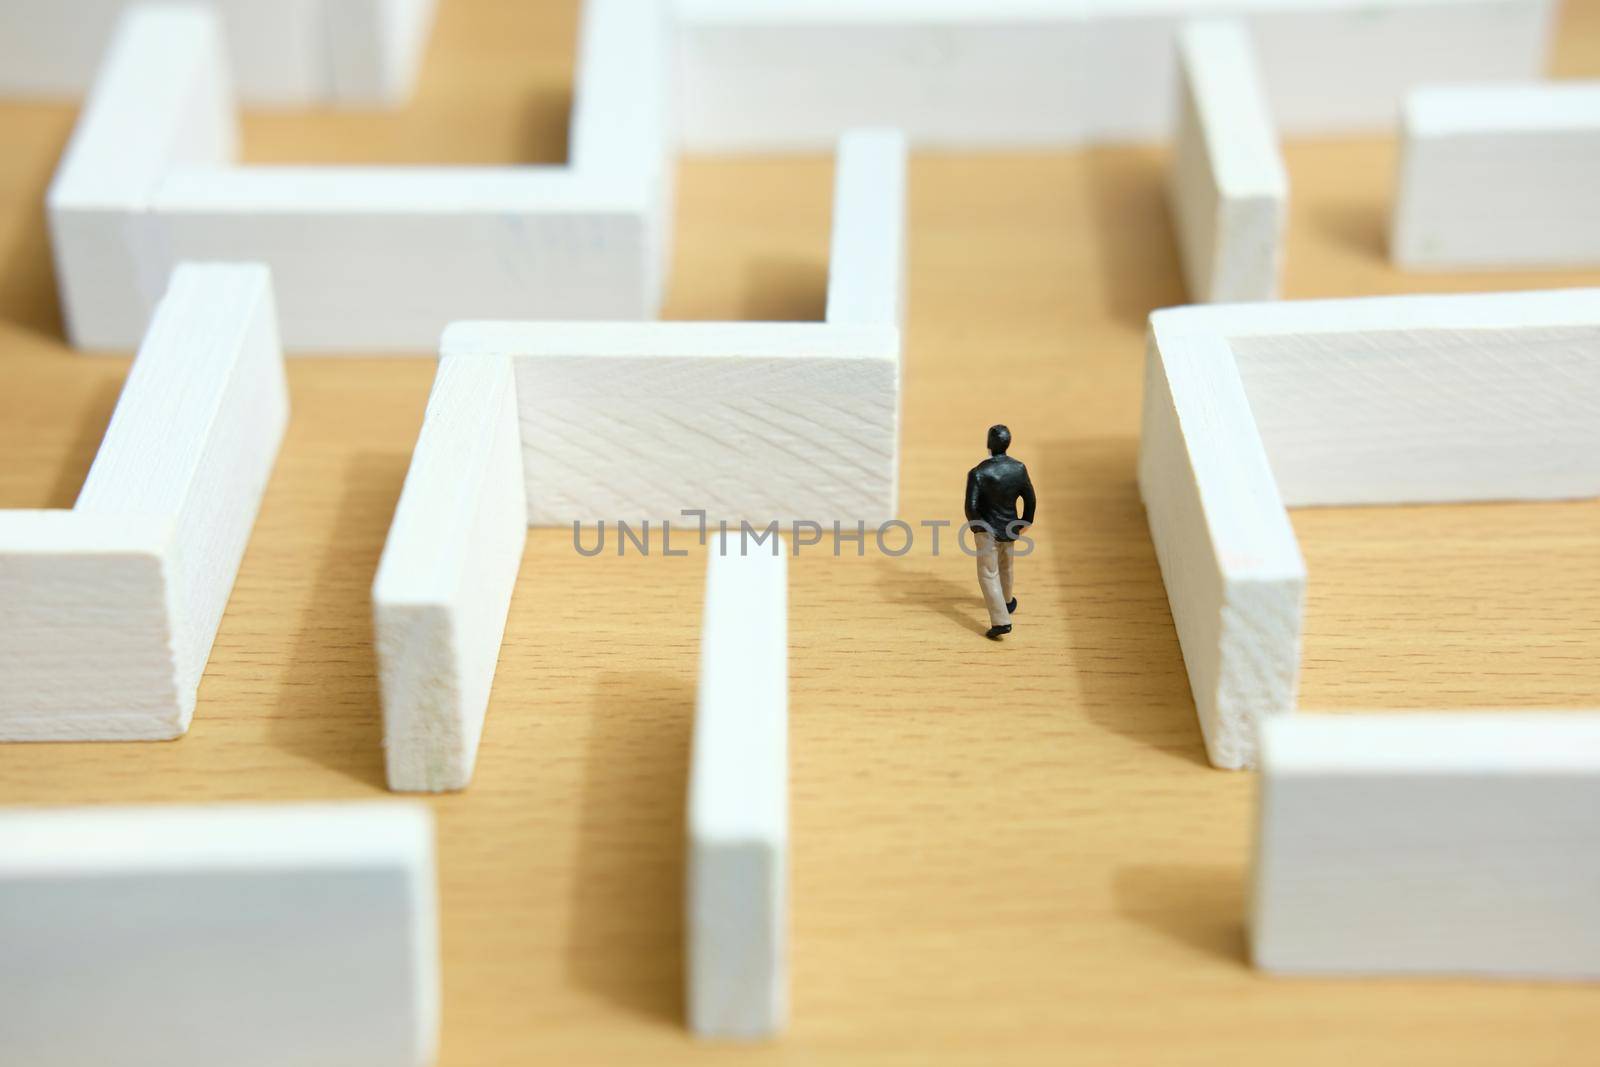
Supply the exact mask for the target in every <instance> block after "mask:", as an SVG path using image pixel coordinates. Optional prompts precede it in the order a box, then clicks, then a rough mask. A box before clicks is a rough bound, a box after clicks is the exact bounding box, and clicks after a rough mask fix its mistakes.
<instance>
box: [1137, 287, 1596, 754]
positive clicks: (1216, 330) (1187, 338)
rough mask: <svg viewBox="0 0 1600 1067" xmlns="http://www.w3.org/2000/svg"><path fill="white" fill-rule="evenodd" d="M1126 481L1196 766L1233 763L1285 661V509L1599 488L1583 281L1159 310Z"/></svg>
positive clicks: (1287, 697) (1291, 554) (1288, 607)
mask: <svg viewBox="0 0 1600 1067" xmlns="http://www.w3.org/2000/svg"><path fill="white" fill-rule="evenodd" d="M1139 482H1140V489H1141V493H1142V495H1143V497H1144V501H1145V509H1146V512H1147V515H1148V518H1149V522H1150V533H1151V538H1152V540H1153V541H1154V543H1155V547H1156V555H1157V557H1158V559H1159V560H1160V563H1161V572H1162V577H1163V579H1164V581H1165V582H1166V587H1167V598H1168V600H1169V601H1170V602H1171V605H1172V617H1173V622H1174V624H1175V626H1176V627H1177V631H1178V638H1179V641H1180V642H1181V644H1182V646H1183V653H1184V663H1185V665H1186V666H1187V668H1188V671H1189V681H1190V686H1191V688H1192V690H1193V692H1194V698H1195V708H1196V710H1197V712H1198V713H1199V717H1200V723H1201V726H1202V729H1203V731H1204V733H1205V737H1206V746H1207V750H1208V752H1209V754H1210V757H1211V761H1212V762H1213V763H1214V764H1216V765H1217V766H1219V767H1230V768H1236V767H1245V766H1250V765H1252V763H1253V762H1254V757H1255V728H1254V724H1255V723H1257V722H1258V721H1260V720H1261V719H1263V718H1264V717H1266V716H1269V715H1274V714H1281V713H1284V712H1288V711H1291V710H1292V709H1293V707H1294V697H1295V678H1296V675H1297V674H1298V671H1299V662H1300V650H1299V635H1300V630H1301V619H1302V601H1303V595H1304V585H1305V568H1304V564H1303V562H1302V561H1301V558H1300V554H1299V550H1298V548H1297V546H1296V544H1295V541H1294V536H1293V531H1292V529H1291V528H1290V526H1289V522H1288V518H1287V516H1286V514H1285V513H1284V507H1285V506H1288V507H1296V506H1313V505H1370V504H1416V503H1444V502H1466V501H1494V500H1554V499H1570V498H1581V497H1592V496H1597V495H1600V290H1595V289H1574V290H1564V291H1556V292H1542V293H1539V292H1535V293H1495V294H1486V295H1452V296H1407V297H1378V298H1364V299H1357V300H1320V301H1283V302H1272V303H1263V304H1241V305H1220V306H1214V307H1191V308H1179V309H1176V310H1170V311H1158V312H1156V313H1155V314H1154V315H1153V316H1151V320H1150V339H1149V358H1148V360H1147V364H1146V376H1145V401H1144V426H1143V432H1142V444H1141V456H1140V465H1139Z"/></svg>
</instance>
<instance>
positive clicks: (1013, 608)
mask: <svg viewBox="0 0 1600 1067" xmlns="http://www.w3.org/2000/svg"><path fill="white" fill-rule="evenodd" d="M1006 611H1007V612H1008V613H1009V614H1012V615H1015V614H1016V613H1017V598H1016V597H1012V598H1011V603H1009V604H1007V605H1006Z"/></svg>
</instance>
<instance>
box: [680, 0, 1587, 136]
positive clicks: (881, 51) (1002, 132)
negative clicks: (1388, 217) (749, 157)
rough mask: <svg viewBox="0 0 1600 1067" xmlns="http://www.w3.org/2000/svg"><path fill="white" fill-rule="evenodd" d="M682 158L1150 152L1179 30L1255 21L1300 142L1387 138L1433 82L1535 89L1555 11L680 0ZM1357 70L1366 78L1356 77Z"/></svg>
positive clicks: (1277, 94) (1507, 6)
mask: <svg viewBox="0 0 1600 1067" xmlns="http://www.w3.org/2000/svg"><path fill="white" fill-rule="evenodd" d="M675 3H676V8H677V11H678V21H679V26H678V37H679V41H678V76H677V78H678V85H679V88H680V91H681V96H682V112H681V117H682V129H683V138H684V147H685V148H687V149H688V150H689V151H699V152H741V151H756V152H773V151H801V152H804V151H820V150H824V149H826V147H827V146H828V145H829V144H831V143H832V142H833V140H834V139H835V138H836V137H837V136H838V135H839V134H840V133H841V132H842V131H843V130H845V129H847V128H849V127H853V126H869V125H882V126H894V127H899V128H901V129H904V130H905V131H906V133H907V135H908V136H909V137H910V139H911V141H912V143H913V144H915V145H916V146H917V147H919V148H956V149H972V148H984V147H995V148H1000V147H1038V146H1055V147H1060V146H1072V145H1077V144H1082V143H1085V142H1104V141H1112V142H1115V141H1148V140H1156V139H1160V138H1162V137H1165V136H1166V135H1167V134H1168V132H1169V131H1170V129H1171V128H1172V108H1173V103H1174V100H1175V99H1176V92H1175V84H1174V83H1175V63H1174V49H1173V43H1174V37H1175V35H1176V32H1177V30H1178V27H1179V26H1180V25H1182V24H1183V23H1184V22H1185V21H1187V20H1189V19H1195V18H1206V17H1212V16H1238V17H1241V18H1244V19H1247V20H1248V22H1249V25H1250V30H1251V33H1252V36H1253V37H1254V39H1255V41H1256V44H1257V47H1258V49H1259V54H1260V59H1261V68H1262V74H1263V81H1264V83H1265V85H1266V91H1267V97H1268V99H1269V101H1270V103H1271V109H1272V112H1273V114H1274V115H1275V116H1276V117H1277V121H1278V122H1279V123H1280V125H1281V127H1282V129H1283V131H1284V132H1285V133H1286V134H1289V135H1296V136H1304V135H1321V134H1328V133H1335V132H1350V131H1358V130H1365V131H1375V130H1381V129H1385V128H1388V127H1390V126H1391V125H1392V123H1393V122H1394V120H1395V117H1396V115H1397V114H1398V111H1399V101H1400V100H1401V98H1402V97H1403V95H1404V94H1405V92H1406V91H1407V90H1409V89H1410V88H1413V87H1415V86H1418V85H1423V84H1427V83H1430V82H1440V81H1451V80H1463V79H1470V80H1474V81H1495V80H1505V79H1528V78H1537V77H1540V76H1542V75H1543V73H1544V66H1545V56H1546V54H1547V51H1548V45H1549V38H1550V34H1551V30H1552V26H1553V15H1554V11H1555V5H1554V3H1552V2H1550V0H1454V2H1449V3H1441V2H1438V0H1382V2H1379V3H1372V2H1369V0H1245V2H1239V0H1134V2H1130V0H1070V2H1054V0H932V2H930V0H765V2H763V3H750V2H749V0H675ZM1352 71H1359V72H1360V76H1359V77H1352V76H1351V72H1352Z"/></svg>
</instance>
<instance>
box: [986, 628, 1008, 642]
mask: <svg viewBox="0 0 1600 1067" xmlns="http://www.w3.org/2000/svg"><path fill="white" fill-rule="evenodd" d="M1010 632H1011V627H1009V626H991V627H989V632H988V633H986V634H984V636H985V637H987V638H988V639H989V640H991V641H998V640H1000V639H1001V638H1002V637H1004V636H1005V635H1006V634H1008V633H1010Z"/></svg>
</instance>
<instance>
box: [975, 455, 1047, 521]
mask: <svg viewBox="0 0 1600 1067" xmlns="http://www.w3.org/2000/svg"><path fill="white" fill-rule="evenodd" d="M1018 497H1021V498H1022V515H1021V516H1020V518H1019V516H1018V515H1017V498H1018ZM1033 508H1034V498H1033V483H1032V482H1031V481H1029V480H1028V468H1027V467H1024V466H1023V465H1022V464H1021V463H1019V462H1018V461H1017V460H1014V459H1012V458H1011V457H1010V456H990V457H989V458H988V459H986V460H984V461H983V462H982V463H980V464H978V465H977V466H976V467H973V468H972V470H970V471H968V472H967V521H968V522H972V523H977V522H981V523H984V524H986V525H987V526H988V527H989V530H990V531H991V532H992V533H993V534H994V539H995V540H996V541H1015V540H1016V539H1017V532H1018V530H1019V527H1018V526H1016V525H1015V524H1017V523H1019V522H1020V524H1021V525H1022V526H1031V525H1033Z"/></svg>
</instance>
